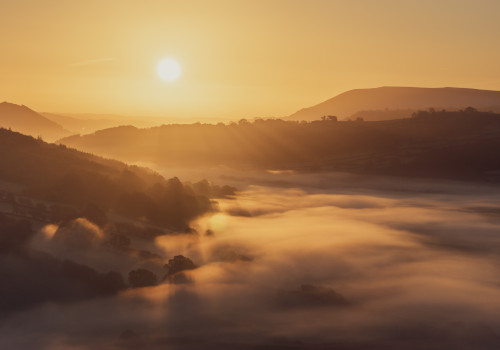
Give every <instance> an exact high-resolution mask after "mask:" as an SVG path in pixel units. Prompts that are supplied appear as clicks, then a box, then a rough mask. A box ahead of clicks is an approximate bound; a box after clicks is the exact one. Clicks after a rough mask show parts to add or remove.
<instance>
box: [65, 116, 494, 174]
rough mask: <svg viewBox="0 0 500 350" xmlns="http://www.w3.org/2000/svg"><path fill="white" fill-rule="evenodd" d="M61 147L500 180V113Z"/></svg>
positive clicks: (202, 162) (167, 162) (121, 136)
mask: <svg viewBox="0 0 500 350" xmlns="http://www.w3.org/2000/svg"><path fill="white" fill-rule="evenodd" d="M60 142H61V143H62V144H65V145H67V146H70V147H75V148H77V149H81V150H85V151H87V152H92V153H97V154H104V155H106V156H111V157H114V158H117V159H121V160H124V161H130V162H138V161H145V162H151V163H155V164H157V165H160V166H165V167H195V168H199V167H216V166H225V167H229V168H235V169H261V170H269V169H271V170H296V171H342V172H352V173H359V174H378V175H392V176H409V177H412V176H416V177H429V178H450V179H462V180H474V181H476V180H477V181H483V180H486V181H492V180H493V181H498V180H500V177H498V176H497V174H500V151H499V150H500V114H494V113H489V112H479V111H477V110H474V109H473V108H466V109H465V110H463V111H449V112H446V111H434V112H429V111H419V112H417V113H416V114H415V117H412V118H407V119H399V120H387V121H335V120H328V119H327V120H319V121H312V122H296V121H284V120H280V119H276V120H272V119H270V120H262V119H260V120H256V121H255V122H253V123H250V122H248V121H240V122H239V123H238V124H236V123H232V124H230V125H223V124H218V125H210V124H192V125H163V126H160V127H155V128H149V129H138V128H135V127H132V126H128V127H118V128H112V129H107V130H101V131H98V132H96V133H94V134H90V135H84V136H80V135H75V136H71V137H67V138H64V139H62V140H60Z"/></svg>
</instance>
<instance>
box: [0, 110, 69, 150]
mask: <svg viewBox="0 0 500 350" xmlns="http://www.w3.org/2000/svg"><path fill="white" fill-rule="evenodd" d="M0 127H3V128H6V129H12V130H14V131H18V132H20V133H23V134H27V135H31V136H33V137H39V136H40V137H42V138H43V139H45V140H47V141H54V140H56V139H58V138H61V137H64V136H67V135H69V134H70V132H69V131H68V130H65V129H64V128H63V127H62V126H61V125H59V124H57V123H56V122H53V121H52V120H49V119H47V118H46V117H44V116H43V115H41V114H40V113H37V112H35V111H34V110H32V109H30V108H28V107H26V106H24V105H23V106H20V105H16V104H14V103H9V102H2V103H0Z"/></svg>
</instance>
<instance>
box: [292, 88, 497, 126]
mask: <svg viewBox="0 0 500 350" xmlns="http://www.w3.org/2000/svg"><path fill="white" fill-rule="evenodd" d="M469 106H471V107H474V108H477V109H480V110H489V109H498V107H499V106H500V91H492V90H477V89H465V88H451V87H446V88H417V87H379V88H374V89H356V90H350V91H347V92H344V93H342V94H340V95H337V96H335V97H333V98H331V99H329V100H326V101H324V102H322V103H320V104H317V105H315V106H312V107H308V108H304V109H301V110H300V111H297V112H296V113H294V114H292V115H290V116H288V117H286V118H285V119H288V120H318V119H320V118H321V117H322V116H324V115H336V116H337V117H339V118H341V119H347V118H349V117H351V116H352V115H353V114H354V113H356V112H359V111H370V110H386V109H388V110H398V109H399V110H408V109H411V110H418V109H428V108H435V109H446V110H458V109H462V108H466V107H469Z"/></svg>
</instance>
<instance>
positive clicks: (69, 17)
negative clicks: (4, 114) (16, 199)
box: [0, 0, 500, 119]
mask: <svg viewBox="0 0 500 350" xmlns="http://www.w3.org/2000/svg"><path fill="white" fill-rule="evenodd" d="M499 14H500V1H498V0H418V1H417V0H307V1H306V0H251V1H243V0H242V1H237V0H227V1H223V0H221V1H209V0H199V1H189V0H179V1H177V0H142V1H138V0H136V1H131V0H118V1H114V0H107V1H102V0H99V1H95V0H85V1H76V0H75V1H73V0H44V1H40V0H31V1H30V0H15V1H13V0H0V33H1V41H0V45H1V51H0V52H1V54H0V101H3V100H6V101H10V102H14V103H19V104H25V105H28V106H30V107H32V108H33V109H35V110H38V111H46V112H48V111H51V112H93V113H116V114H128V115H156V116H160V115H161V116H170V117H179V116H191V117H193V116H210V117H217V116H220V117H224V118H228V117H234V118H238V119H239V118H243V117H248V118H251V117H258V116H260V117H266V116H283V115H288V114H291V113H292V112H295V111H296V110H298V109H300V108H303V107H308V106H311V105H314V104H316V103H319V102H322V101H323V100H326V99H328V98H330V97H333V96H334V95H336V94H338V93H341V92H343V91H346V90H349V89H353V88H367V87H377V86H387V85H399V86H425V87H439V86H457V87H474V88H484V89H495V90H500V65H499V62H500V46H499V45H498V40H499V38H500V21H499V20H498V16H499ZM164 57H172V58H175V59H177V60H178V62H179V63H180V65H181V66H182V69H183V73H182V76H181V77H180V78H179V79H178V80H177V81H175V82H173V83H167V82H164V81H162V80H161V79H160V78H159V77H158V75H157V72H156V64H157V63H158V61H159V60H160V59H162V58H164Z"/></svg>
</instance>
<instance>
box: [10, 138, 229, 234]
mask: <svg viewBox="0 0 500 350" xmlns="http://www.w3.org/2000/svg"><path fill="white" fill-rule="evenodd" d="M0 159H2V166H1V167H0V180H4V181H8V182H12V183H16V184H20V185H23V186H25V187H26V189H27V192H26V195H27V196H31V197H36V198H39V199H43V200H46V201H49V202H53V203H60V204H63V205H62V206H60V207H59V208H52V209H54V210H52V213H51V215H52V216H53V217H57V218H59V219H64V218H65V217H66V218H67V219H71V218H74V217H75V216H86V217H88V218H89V219H91V220H92V221H94V222H96V223H97V224H99V225H103V224H104V223H105V221H106V219H105V216H106V215H105V213H108V212H110V211H112V212H115V213H118V214H122V215H125V216H127V217H128V218H133V219H141V220H146V221H149V222H151V223H153V224H156V225H160V226H163V227H166V228H169V229H175V230H184V229H186V228H188V224H189V221H191V220H192V219H193V218H195V217H197V216H199V215H201V214H203V213H206V212H208V211H210V210H212V209H213V205H212V204H213V203H212V201H211V200H210V198H211V197H218V196H228V195H232V194H234V190H235V189H234V188H231V187H228V186H224V187H218V186H211V185H210V184H209V183H208V182H206V181H205V182H200V183H196V184H192V185H191V184H183V183H181V182H180V181H179V179H177V178H173V179H170V180H166V179H164V178H163V177H162V176H160V175H159V174H157V173H154V172H152V171H150V170H148V169H144V168H139V167H136V166H127V165H126V164H124V163H121V162H118V161H113V160H107V159H103V158H100V157H96V156H93V155H91V154H86V153H82V152H78V151H76V150H73V149H68V148H66V146H63V145H61V146H57V145H54V144H47V143H45V142H43V141H41V140H39V139H38V140H37V139H34V138H32V137H29V136H24V135H21V134H18V133H15V132H12V131H9V130H5V129H0ZM198 191H200V192H198ZM64 208H66V209H67V208H73V209H74V210H73V212H68V210H65V209H64ZM70 211H71V210H70ZM103 213H104V214H103Z"/></svg>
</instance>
